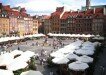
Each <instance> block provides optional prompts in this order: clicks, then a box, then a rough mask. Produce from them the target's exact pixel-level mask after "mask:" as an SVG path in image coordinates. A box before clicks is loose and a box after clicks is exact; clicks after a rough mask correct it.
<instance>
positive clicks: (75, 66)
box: [68, 61, 89, 71]
mask: <svg viewBox="0 0 106 75" xmlns="http://www.w3.org/2000/svg"><path fill="white" fill-rule="evenodd" d="M68 67H69V69H70V70H74V71H84V70H85V69H87V68H88V67H89V66H88V64H86V63H83V62H80V61H76V62H73V63H70V64H69V65H68Z"/></svg>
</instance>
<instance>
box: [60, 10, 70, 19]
mask: <svg viewBox="0 0 106 75" xmlns="http://www.w3.org/2000/svg"><path fill="white" fill-rule="evenodd" d="M69 15H70V12H69V11H67V12H65V13H64V14H63V15H62V17H61V19H67V18H68V16H69Z"/></svg>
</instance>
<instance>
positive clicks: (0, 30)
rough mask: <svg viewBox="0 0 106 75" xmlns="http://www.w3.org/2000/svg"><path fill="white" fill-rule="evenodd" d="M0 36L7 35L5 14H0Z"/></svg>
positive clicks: (7, 19) (7, 21)
mask: <svg viewBox="0 0 106 75" xmlns="http://www.w3.org/2000/svg"><path fill="white" fill-rule="evenodd" d="M0 35H1V36H2V35H9V18H8V17H7V15H6V14H2V13H1V14H0Z"/></svg>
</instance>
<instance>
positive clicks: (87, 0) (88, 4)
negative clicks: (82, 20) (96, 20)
mask: <svg viewBox="0 0 106 75" xmlns="http://www.w3.org/2000/svg"><path fill="white" fill-rule="evenodd" d="M88 9H90V0H86V10H88Z"/></svg>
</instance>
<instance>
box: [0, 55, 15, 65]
mask: <svg viewBox="0 0 106 75" xmlns="http://www.w3.org/2000/svg"><path fill="white" fill-rule="evenodd" d="M12 61H13V56H12V55H11V54H10V53H5V54H2V55H0V66H6V65H8V64H10V63H11V62H12Z"/></svg>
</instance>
